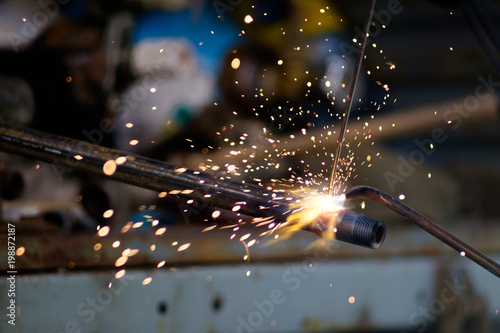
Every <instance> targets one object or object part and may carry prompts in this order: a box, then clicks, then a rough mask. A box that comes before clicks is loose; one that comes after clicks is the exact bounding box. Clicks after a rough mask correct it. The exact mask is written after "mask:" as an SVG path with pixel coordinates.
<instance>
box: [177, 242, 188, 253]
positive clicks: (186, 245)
mask: <svg viewBox="0 0 500 333" xmlns="http://www.w3.org/2000/svg"><path fill="white" fill-rule="evenodd" d="M190 246H191V243H186V244H183V245H181V246H179V248H178V249H177V252H181V251H184V250H187V249H188V247H190Z"/></svg>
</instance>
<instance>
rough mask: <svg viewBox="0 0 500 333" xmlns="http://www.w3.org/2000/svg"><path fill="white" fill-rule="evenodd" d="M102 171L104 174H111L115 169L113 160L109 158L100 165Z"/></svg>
mask: <svg viewBox="0 0 500 333" xmlns="http://www.w3.org/2000/svg"><path fill="white" fill-rule="evenodd" d="M102 171H103V172H104V174H105V175H107V176H111V175H112V174H114V173H115V171H116V162H115V161H114V160H109V161H107V162H106V163H104V165H103V166H102Z"/></svg>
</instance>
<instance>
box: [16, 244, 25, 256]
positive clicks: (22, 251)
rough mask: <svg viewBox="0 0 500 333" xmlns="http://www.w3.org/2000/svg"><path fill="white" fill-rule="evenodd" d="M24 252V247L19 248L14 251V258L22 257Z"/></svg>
mask: <svg viewBox="0 0 500 333" xmlns="http://www.w3.org/2000/svg"><path fill="white" fill-rule="evenodd" d="M25 250H26V249H25V248H24V246H20V247H19V248H18V249H17V250H16V256H18V257H20V256H22V255H23V254H24V252H25Z"/></svg>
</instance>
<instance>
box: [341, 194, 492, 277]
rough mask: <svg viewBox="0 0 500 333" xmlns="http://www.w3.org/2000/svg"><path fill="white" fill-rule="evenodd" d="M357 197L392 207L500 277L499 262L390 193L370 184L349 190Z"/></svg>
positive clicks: (348, 197) (352, 197)
mask: <svg viewBox="0 0 500 333" xmlns="http://www.w3.org/2000/svg"><path fill="white" fill-rule="evenodd" d="M356 198H365V199H370V200H373V201H376V202H378V203H380V204H382V205H384V206H386V207H388V208H390V209H392V210H393V211H395V212H396V213H398V214H399V215H401V216H403V217H405V218H407V219H408V220H410V221H411V222H413V223H415V224H416V225H417V226H419V227H420V228H422V229H423V230H425V231H427V232H428V233H429V234H431V235H432V236H434V237H436V238H437V239H439V240H440V241H442V242H443V243H445V244H447V245H449V246H450V247H452V248H453V249H455V250H456V251H458V252H459V253H460V254H461V255H462V256H466V257H468V258H469V259H471V260H472V261H474V262H475V263H476V264H478V265H480V266H481V267H483V268H485V269H486V270H488V271H489V272H490V273H492V274H494V275H496V276H497V277H500V265H499V264H498V263H497V262H495V261H494V260H492V259H491V258H489V257H488V256H486V255H485V254H483V253H482V252H480V251H479V250H477V249H475V248H473V247H472V246H470V245H468V244H467V243H465V242H463V241H461V240H460V239H458V238H457V237H455V236H453V235H452V234H450V233H449V232H448V231H446V230H445V229H443V228H442V227H440V226H439V225H437V224H436V223H434V222H432V221H431V220H429V219H428V218H426V217H425V216H423V215H421V214H419V213H417V212H416V211H414V210H413V209H411V208H410V207H408V206H407V205H405V204H404V203H402V202H401V201H399V200H396V199H394V198H393V197H391V196H390V195H388V194H386V193H384V192H382V191H380V190H377V189H375V188H373V187H369V186H355V187H353V188H351V189H350V190H349V191H347V193H346V199H347V200H352V199H356Z"/></svg>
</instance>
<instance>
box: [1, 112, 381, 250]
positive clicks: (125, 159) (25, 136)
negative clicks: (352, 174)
mask: <svg viewBox="0 0 500 333" xmlns="http://www.w3.org/2000/svg"><path fill="white" fill-rule="evenodd" d="M0 150H1V151H5V152H8V153H12V154H16V155H21V156H25V157H28V158H31V159H35V160H40V161H44V162H48V163H50V164H51V165H52V166H53V168H54V170H56V172H57V173H58V175H59V176H62V174H72V173H73V172H75V171H80V172H84V173H88V174H93V175H97V176H100V177H105V178H106V179H110V180H114V181H119V182H122V183H127V184H131V185H135V186H139V187H143V188H147V189H150V190H153V191H158V192H167V193H168V196H169V197H170V198H176V199H178V198H183V199H195V200H196V202H197V203H198V204H203V205H209V206H212V207H217V208H220V209H226V210H229V211H231V210H233V211H234V208H235V207H236V206H238V210H237V213H238V214H241V215H247V216H250V217H258V218H259V217H260V218H262V217H269V218H272V219H273V221H276V222H278V223H279V222H286V221H287V217H288V216H289V215H290V214H292V213H293V210H292V209H291V208H290V202H297V200H301V198H298V197H294V196H288V195H287V198H284V196H283V194H282V193H281V192H273V191H268V190H267V189H265V188H264V187H261V186H256V185H251V184H242V183H238V182H235V181H230V180H227V179H221V178H220V177H215V176H212V175H209V174H205V173H201V172H199V171H193V170H190V169H187V168H181V167H176V166H173V165H170V164H167V163H164V162H161V161H158V160H154V159H150V158H146V157H143V156H140V155H135V154H130V153H128V152H124V151H120V150H116V149H111V148H106V147H102V146H98V145H93V144H90V143H88V142H83V141H78V140H74V139H70V138H65V137H60V136H56V135H53V134H48V133H43V132H40V131H37V130H33V129H30V128H27V127H24V126H21V125H15V124H9V123H5V122H1V121H0ZM118 161H119V162H118ZM108 164H110V165H112V166H113V167H112V168H111V169H110V170H106V167H105V165H108ZM75 173H76V172H75ZM287 199H288V200H287ZM333 215H334V214H333V213H332V215H331V216H329V217H330V218H334V216H333ZM324 227H325V225H324V224H321V223H316V224H315V225H314V226H312V227H310V228H309V227H308V228H304V229H303V230H307V231H311V232H314V233H316V234H318V235H320V236H323V235H324V234H323V233H322V232H323V231H324V230H319V229H320V228H324ZM335 227H336V229H337V230H338V231H337V232H336V233H335V239H337V240H340V241H344V242H347V243H351V244H355V245H359V246H364V247H368V248H372V249H374V248H378V247H379V246H380V245H381V244H382V242H383V241H384V238H385V226H384V224H383V222H382V221H380V220H377V219H374V218H371V217H367V216H365V215H363V214H359V213H356V212H351V211H347V210H346V212H344V213H342V214H339V217H338V218H337V219H336V224H335Z"/></svg>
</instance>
